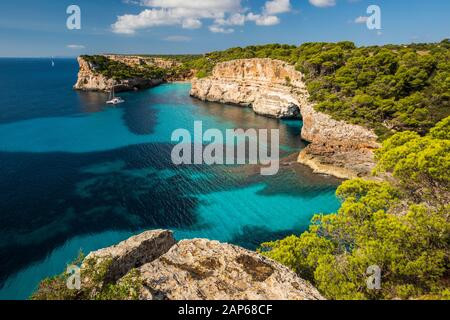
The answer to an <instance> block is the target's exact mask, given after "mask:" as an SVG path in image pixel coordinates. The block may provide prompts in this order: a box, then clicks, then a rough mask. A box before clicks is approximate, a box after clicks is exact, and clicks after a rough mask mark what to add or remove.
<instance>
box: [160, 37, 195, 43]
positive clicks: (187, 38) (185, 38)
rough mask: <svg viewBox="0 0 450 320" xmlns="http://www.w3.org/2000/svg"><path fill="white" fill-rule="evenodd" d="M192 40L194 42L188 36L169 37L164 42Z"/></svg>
mask: <svg viewBox="0 0 450 320" xmlns="http://www.w3.org/2000/svg"><path fill="white" fill-rule="evenodd" d="M191 40H192V38H191V37H187V36H168V37H166V38H164V41H169V42H189V41H191Z"/></svg>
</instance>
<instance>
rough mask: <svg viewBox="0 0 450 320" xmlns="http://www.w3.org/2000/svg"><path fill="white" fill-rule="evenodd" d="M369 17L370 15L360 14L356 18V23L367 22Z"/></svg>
mask: <svg viewBox="0 0 450 320" xmlns="http://www.w3.org/2000/svg"><path fill="white" fill-rule="evenodd" d="M367 19H369V18H368V17H364V16H360V17H358V18H356V19H355V21H354V22H355V23H366V22H367Z"/></svg>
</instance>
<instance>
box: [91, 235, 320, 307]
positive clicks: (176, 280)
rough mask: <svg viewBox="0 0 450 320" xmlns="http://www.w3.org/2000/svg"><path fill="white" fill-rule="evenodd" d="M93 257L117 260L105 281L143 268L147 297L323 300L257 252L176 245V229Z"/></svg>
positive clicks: (196, 243)
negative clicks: (173, 231) (174, 232)
mask: <svg viewBox="0 0 450 320" xmlns="http://www.w3.org/2000/svg"><path fill="white" fill-rule="evenodd" d="M89 259H91V261H92V259H94V260H97V261H99V262H98V263H99V264H100V263H101V261H105V260H112V263H110V264H109V269H108V272H107V273H106V275H107V277H109V281H105V282H120V281H121V278H122V277H124V276H125V275H126V274H127V273H128V272H129V271H131V270H132V269H134V270H137V271H138V274H139V278H140V281H142V290H141V292H140V299H143V300H166V299H168V300H186V299H193V300H215V299H226V300H229V299H238V300H246V299H271V300H279V299H293V300H305V299H306V300H318V299H323V297H322V296H321V295H320V293H319V292H318V291H317V290H316V289H315V288H314V287H313V286H312V285H311V284H310V283H308V282H307V281H305V280H303V279H301V278H299V277H298V276H297V275H296V274H295V273H293V272H292V271H290V270H289V269H288V268H286V267H284V266H282V265H281V264H279V263H277V262H275V261H273V260H270V259H268V258H265V257H263V256H261V255H259V254H257V253H256V252H251V251H248V250H245V249H243V248H240V247H237V246H233V245H229V244H223V243H219V242H217V241H210V240H205V239H194V240H184V241H180V242H178V243H176V241H175V240H174V239H173V236H172V232H170V231H164V230H157V231H149V232H145V233H143V234H141V235H138V236H136V237H133V238H130V239H129V240H126V241H124V242H121V243H120V244H118V245H116V246H113V247H110V248H106V249H102V250H100V251H97V252H93V253H91V254H90V255H89V256H88V257H87V258H86V260H85V261H87V260H89Z"/></svg>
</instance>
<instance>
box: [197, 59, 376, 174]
mask: <svg viewBox="0 0 450 320" xmlns="http://www.w3.org/2000/svg"><path fill="white" fill-rule="evenodd" d="M191 95H192V96H194V97H197V98H199V99H202V100H207V101H215V102H222V103H233V104H239V105H242V106H250V107H252V108H253V110H254V111H255V112H256V113H259V114H262V115H268V116H273V117H277V118H286V117H287V118H289V117H296V116H301V118H302V119H303V128H302V138H303V139H304V140H306V141H309V142H311V144H310V145H309V146H308V147H307V148H305V149H304V150H303V151H302V152H301V154H300V156H299V158H298V161H299V162H300V163H303V164H305V165H307V166H309V167H311V168H312V169H313V170H314V171H315V172H317V173H324V174H329V175H333V176H336V177H339V178H344V179H348V178H354V177H368V176H370V175H371V171H372V169H373V167H374V165H375V161H374V157H373V150H374V149H376V148H378V147H379V144H378V142H377V136H376V134H375V133H373V132H372V131H371V130H368V129H366V128H363V127H361V126H357V125H351V124H348V123H346V122H344V121H337V120H334V119H332V118H331V116H329V115H327V114H324V113H321V112H318V111H316V110H315V109H314V104H313V103H311V102H310V100H309V94H308V91H307V89H306V85H305V83H304V81H303V75H302V74H301V73H300V72H297V71H296V70H295V68H294V67H293V66H291V65H289V64H287V63H285V62H282V61H277V60H271V59H244V60H235V61H229V62H224V63H219V64H218V65H217V66H216V67H215V68H214V70H213V74H212V76H211V77H208V78H205V79H197V80H194V81H193V84H192V91H191Z"/></svg>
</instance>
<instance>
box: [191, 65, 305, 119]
mask: <svg viewBox="0 0 450 320" xmlns="http://www.w3.org/2000/svg"><path fill="white" fill-rule="evenodd" d="M300 84H301V75H300V74H299V73H298V72H296V71H295V68H294V67H293V66H290V65H288V64H287V63H284V62H281V61H276V60H271V59H247V60H245V59H244V60H234V61H229V62H223V63H219V64H218V65H217V66H216V67H215V68H214V70H213V73H212V76H211V77H208V78H204V79H196V80H193V82H192V90H191V95H192V96H194V97H197V98H199V99H202V100H207V101H215V102H222V103H233V104H238V105H242V106H248V107H251V108H253V110H254V111H255V112H256V113H258V114H261V115H265V116H272V117H276V118H298V117H299V116H300V108H299V105H298V102H297V101H296V99H295V97H294V96H293V95H292V94H291V91H292V88H291V86H296V85H300Z"/></svg>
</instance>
